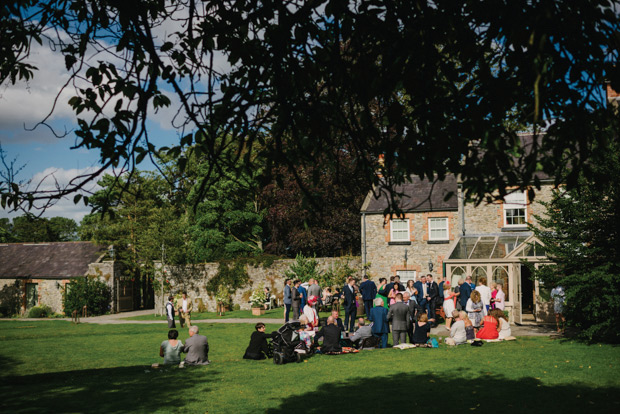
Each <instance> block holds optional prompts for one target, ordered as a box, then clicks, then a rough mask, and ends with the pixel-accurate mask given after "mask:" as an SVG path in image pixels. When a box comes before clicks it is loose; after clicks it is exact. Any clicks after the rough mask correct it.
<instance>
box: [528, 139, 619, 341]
mask: <svg viewBox="0 0 620 414" xmlns="http://www.w3.org/2000/svg"><path fill="white" fill-rule="evenodd" d="M592 168H595V169H597V170H598V172H599V173H600V174H607V176H608V178H607V179H606V180H601V181H597V182H592V181H589V180H586V179H585V178H583V177H581V178H580V182H579V184H580V185H579V187H578V188H575V189H572V190H568V191H566V190H565V189H561V190H558V191H556V192H555V194H554V197H553V199H552V201H550V202H549V203H544V204H545V206H546V214H545V215H544V216H541V217H538V220H539V224H540V226H541V227H540V228H534V232H535V234H536V236H537V237H539V238H540V240H541V241H542V242H543V243H544V244H545V249H546V253H547V256H548V257H549V258H550V259H551V260H552V261H553V262H555V265H550V266H544V267H542V268H540V269H539V270H538V271H536V273H535V275H536V277H538V278H539V279H540V280H542V281H543V282H544V283H545V285H547V286H548V287H549V288H551V287H554V286H558V285H561V286H562V287H563V288H564V290H565V292H566V305H565V308H564V309H565V316H566V318H567V320H568V323H569V324H570V325H572V326H574V327H575V328H577V329H578V330H579V332H580V335H581V336H582V337H583V338H586V339H588V340H591V341H608V342H614V343H620V331H619V330H618V326H619V325H620V186H618V183H617V182H616V181H615V178H616V177H618V176H619V175H620V151H619V147H618V146H615V147H612V148H610V151H609V154H608V157H607V158H606V160H605V162H603V163H600V164H598V165H595V166H592Z"/></svg>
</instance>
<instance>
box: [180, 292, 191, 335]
mask: <svg viewBox="0 0 620 414" xmlns="http://www.w3.org/2000/svg"><path fill="white" fill-rule="evenodd" d="M177 309H178V310H179V323H180V324H181V328H183V325H184V324H185V323H187V326H188V327H191V326H192V321H191V317H192V300H191V299H189V298H188V297H187V292H183V295H182V297H181V299H179V300H178V302H177Z"/></svg>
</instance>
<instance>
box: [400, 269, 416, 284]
mask: <svg viewBox="0 0 620 414" xmlns="http://www.w3.org/2000/svg"><path fill="white" fill-rule="evenodd" d="M396 276H398V277H400V281H401V283H403V284H405V285H406V284H407V282H408V281H409V280H413V281H414V282H415V281H416V280H418V272H417V271H415V270H397V271H396Z"/></svg>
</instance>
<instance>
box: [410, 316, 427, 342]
mask: <svg viewBox="0 0 620 414" xmlns="http://www.w3.org/2000/svg"><path fill="white" fill-rule="evenodd" d="M430 335H431V325H430V324H429V323H428V315H427V314H426V313H423V314H422V315H420V317H419V318H418V320H417V322H416V323H415V329H414V331H413V344H414V345H415V346H419V347H424V346H427V345H428V344H427V342H428V339H429V338H430Z"/></svg>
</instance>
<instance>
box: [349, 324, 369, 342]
mask: <svg viewBox="0 0 620 414" xmlns="http://www.w3.org/2000/svg"><path fill="white" fill-rule="evenodd" d="M371 336H372V327H371V326H370V325H366V323H365V322H364V318H359V319H358V320H357V330H356V331H355V333H354V334H353V335H351V337H350V338H349V339H350V340H351V342H353V346H355V348H357V349H359V347H360V345H361V344H362V341H363V340H364V339H366V338H370V337H371Z"/></svg>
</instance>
